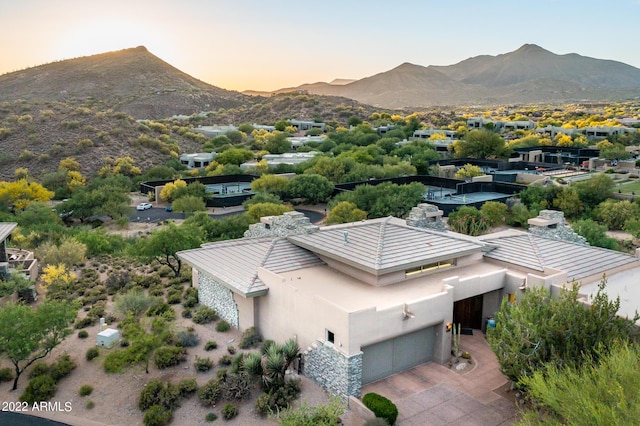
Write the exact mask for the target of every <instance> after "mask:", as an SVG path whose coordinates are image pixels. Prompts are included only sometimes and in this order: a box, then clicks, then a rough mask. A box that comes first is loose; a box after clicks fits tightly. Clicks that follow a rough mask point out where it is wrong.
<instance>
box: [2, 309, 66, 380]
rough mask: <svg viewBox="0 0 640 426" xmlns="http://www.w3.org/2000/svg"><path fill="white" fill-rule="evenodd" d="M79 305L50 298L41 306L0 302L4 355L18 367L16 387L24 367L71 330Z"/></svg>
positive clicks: (44, 354) (16, 370)
mask: <svg viewBox="0 0 640 426" xmlns="http://www.w3.org/2000/svg"><path fill="white" fill-rule="evenodd" d="M77 309H78V307H77V306H75V305H73V304H70V303H67V302H62V301H53V300H51V301H46V302H44V303H43V304H41V305H40V306H38V307H37V308H35V309H34V308H32V307H31V306H26V305H21V304H16V303H12V302H9V303H7V304H5V305H2V306H0V324H2V327H0V356H2V357H4V358H7V359H8V360H9V361H10V362H11V363H12V364H13V367H14V371H15V378H14V381H13V388H12V389H13V390H15V389H17V387H18V379H19V378H20V375H21V374H22V373H23V372H24V370H25V369H26V368H27V367H29V366H30V365H31V364H33V363H34V362H36V361H37V360H39V359H42V358H44V357H46V356H47V355H49V353H51V351H52V350H53V349H54V348H55V347H56V346H58V344H60V342H62V340H63V339H64V338H65V337H66V336H67V335H68V334H69V333H71V330H70V328H69V325H70V323H71V321H73V319H74V318H75V317H76V314H77Z"/></svg>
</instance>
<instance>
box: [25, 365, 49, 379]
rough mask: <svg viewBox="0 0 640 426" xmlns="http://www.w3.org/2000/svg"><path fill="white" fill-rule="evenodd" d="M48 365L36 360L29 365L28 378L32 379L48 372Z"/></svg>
mask: <svg viewBox="0 0 640 426" xmlns="http://www.w3.org/2000/svg"><path fill="white" fill-rule="evenodd" d="M49 369H50V367H49V365H48V364H47V363H46V362H36V363H35V364H33V367H31V371H30V372H29V378H30V379H33V378H36V377H38V376H43V375H45V374H49Z"/></svg>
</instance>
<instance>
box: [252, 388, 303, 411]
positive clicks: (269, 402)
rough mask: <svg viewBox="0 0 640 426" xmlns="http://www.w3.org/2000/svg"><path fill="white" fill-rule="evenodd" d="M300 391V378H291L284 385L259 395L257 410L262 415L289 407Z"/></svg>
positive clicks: (256, 404)
mask: <svg viewBox="0 0 640 426" xmlns="http://www.w3.org/2000/svg"><path fill="white" fill-rule="evenodd" d="M299 393H300V380H289V381H288V382H286V383H285V385H284V386H282V387H279V388H276V389H272V390H271V391H270V392H263V393H262V394H260V395H259V396H258V398H257V399H256V403H255V410H256V412H257V413H258V414H260V415H261V416H266V415H267V414H269V413H275V412H277V411H280V410H283V409H285V408H288V407H289V406H290V405H291V402H292V401H293V400H294V399H296V398H297V397H298V394H299Z"/></svg>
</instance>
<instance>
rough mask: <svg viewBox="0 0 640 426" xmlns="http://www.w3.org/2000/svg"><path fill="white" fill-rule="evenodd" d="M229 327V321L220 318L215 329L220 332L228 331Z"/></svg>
mask: <svg viewBox="0 0 640 426" xmlns="http://www.w3.org/2000/svg"><path fill="white" fill-rule="evenodd" d="M230 328H231V325H229V323H228V322H226V321H225V320H221V321H220V322H219V323H217V324H216V331H218V332H220V333H224V332H225V331H229V329H230Z"/></svg>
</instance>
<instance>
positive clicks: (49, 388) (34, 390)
mask: <svg viewBox="0 0 640 426" xmlns="http://www.w3.org/2000/svg"><path fill="white" fill-rule="evenodd" d="M56 390H57V388H56V381H55V380H53V378H52V377H51V376H50V375H48V374H43V375H41V376H37V377H35V378H33V379H31V380H29V384H28V385H27V387H26V389H25V390H24V393H23V394H22V395H20V401H23V402H26V403H28V404H29V405H32V404H33V403H35V402H40V401H48V400H50V399H51V398H53V397H54V396H55V394H56Z"/></svg>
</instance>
